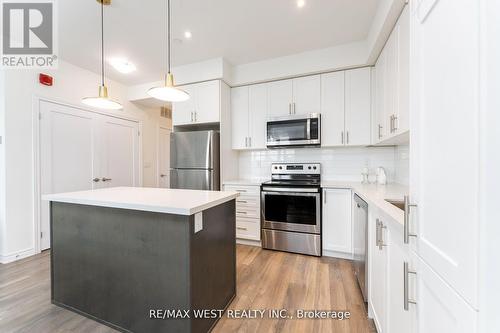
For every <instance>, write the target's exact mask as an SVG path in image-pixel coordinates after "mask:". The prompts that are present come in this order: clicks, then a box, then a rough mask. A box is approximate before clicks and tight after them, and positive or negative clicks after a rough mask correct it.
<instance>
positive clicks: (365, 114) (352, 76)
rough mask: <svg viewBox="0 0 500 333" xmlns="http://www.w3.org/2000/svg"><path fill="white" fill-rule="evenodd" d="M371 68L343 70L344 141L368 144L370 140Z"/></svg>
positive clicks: (358, 144)
mask: <svg viewBox="0 0 500 333" xmlns="http://www.w3.org/2000/svg"><path fill="white" fill-rule="evenodd" d="M370 124H371V69H370V68H369V67H366V68H359V69H354V70H349V71H346V72H345V143H346V145H348V146H361V145H369V144H370V142H371V140H370V137H371V130H370V127H371V126H370Z"/></svg>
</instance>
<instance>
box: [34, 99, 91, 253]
mask: <svg viewBox="0 0 500 333" xmlns="http://www.w3.org/2000/svg"><path fill="white" fill-rule="evenodd" d="M96 128H97V119H96V118H95V116H94V114H93V113H91V112H87V111H83V110H80V109H77V108H72V107H67V106H63V105H60V104H55V103H49V102H45V101H41V102H40V193H41V195H42V196H43V195H45V194H52V193H61V192H71V191H82V190H91V189H93V188H95V187H96V185H97V184H98V183H97V182H94V181H93V179H94V178H96V177H99V171H98V165H99V161H98V160H97V159H98V156H97V155H96V154H95V150H96V142H95V135H96ZM49 247H50V223H49V203H48V202H47V201H43V200H42V201H40V248H41V250H45V249H47V248H49Z"/></svg>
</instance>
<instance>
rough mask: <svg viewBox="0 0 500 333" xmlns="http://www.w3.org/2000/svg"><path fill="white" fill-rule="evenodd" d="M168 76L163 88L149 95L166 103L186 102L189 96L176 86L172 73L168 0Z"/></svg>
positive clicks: (154, 90) (153, 89)
mask: <svg viewBox="0 0 500 333" xmlns="http://www.w3.org/2000/svg"><path fill="white" fill-rule="evenodd" d="M167 19H168V21H167V75H166V76H165V83H164V85H163V86H160V87H154V88H151V89H149V90H148V95H149V96H151V97H153V98H156V99H159V100H161V101H165V102H184V101H187V100H188V99H189V94H188V93H187V92H185V91H184V90H181V89H179V88H176V87H175V85H174V75H173V74H172V73H171V72H170V51H171V48H170V22H171V19H170V0H167Z"/></svg>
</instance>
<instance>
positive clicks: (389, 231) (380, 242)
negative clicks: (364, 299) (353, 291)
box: [368, 209, 412, 333]
mask: <svg viewBox="0 0 500 333" xmlns="http://www.w3.org/2000/svg"><path fill="white" fill-rule="evenodd" d="M370 210H371V211H370V213H369V222H368V223H369V227H368V230H369V236H368V237H369V240H368V244H369V245H368V246H369V250H368V256H369V264H368V267H369V274H368V276H369V286H368V289H369V296H368V302H369V308H370V312H371V315H372V317H373V320H374V321H375V325H376V327H377V330H378V332H379V333H387V332H390V333H401V332H410V331H411V327H412V326H411V325H412V324H411V312H410V311H407V310H405V306H404V303H405V302H404V301H405V277H404V273H405V270H404V267H405V262H408V260H409V247H408V246H407V245H405V244H404V243H403V226H402V225H401V224H400V223H398V222H397V221H395V220H393V219H392V218H390V217H388V216H387V215H385V214H383V213H381V212H380V211H378V210H377V209H370ZM408 267H409V268H410V266H408ZM410 270H411V269H410ZM406 290H408V292H409V289H408V288H407V289H406ZM408 296H409V297H410V295H409V294H408Z"/></svg>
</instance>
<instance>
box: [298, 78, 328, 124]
mask: <svg viewBox="0 0 500 333" xmlns="http://www.w3.org/2000/svg"><path fill="white" fill-rule="evenodd" d="M320 106H321V77H320V76H319V75H313V76H305V77H301V78H297V79H293V102H292V114H294V115H301V114H302V115H305V114H310V113H318V112H320Z"/></svg>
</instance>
